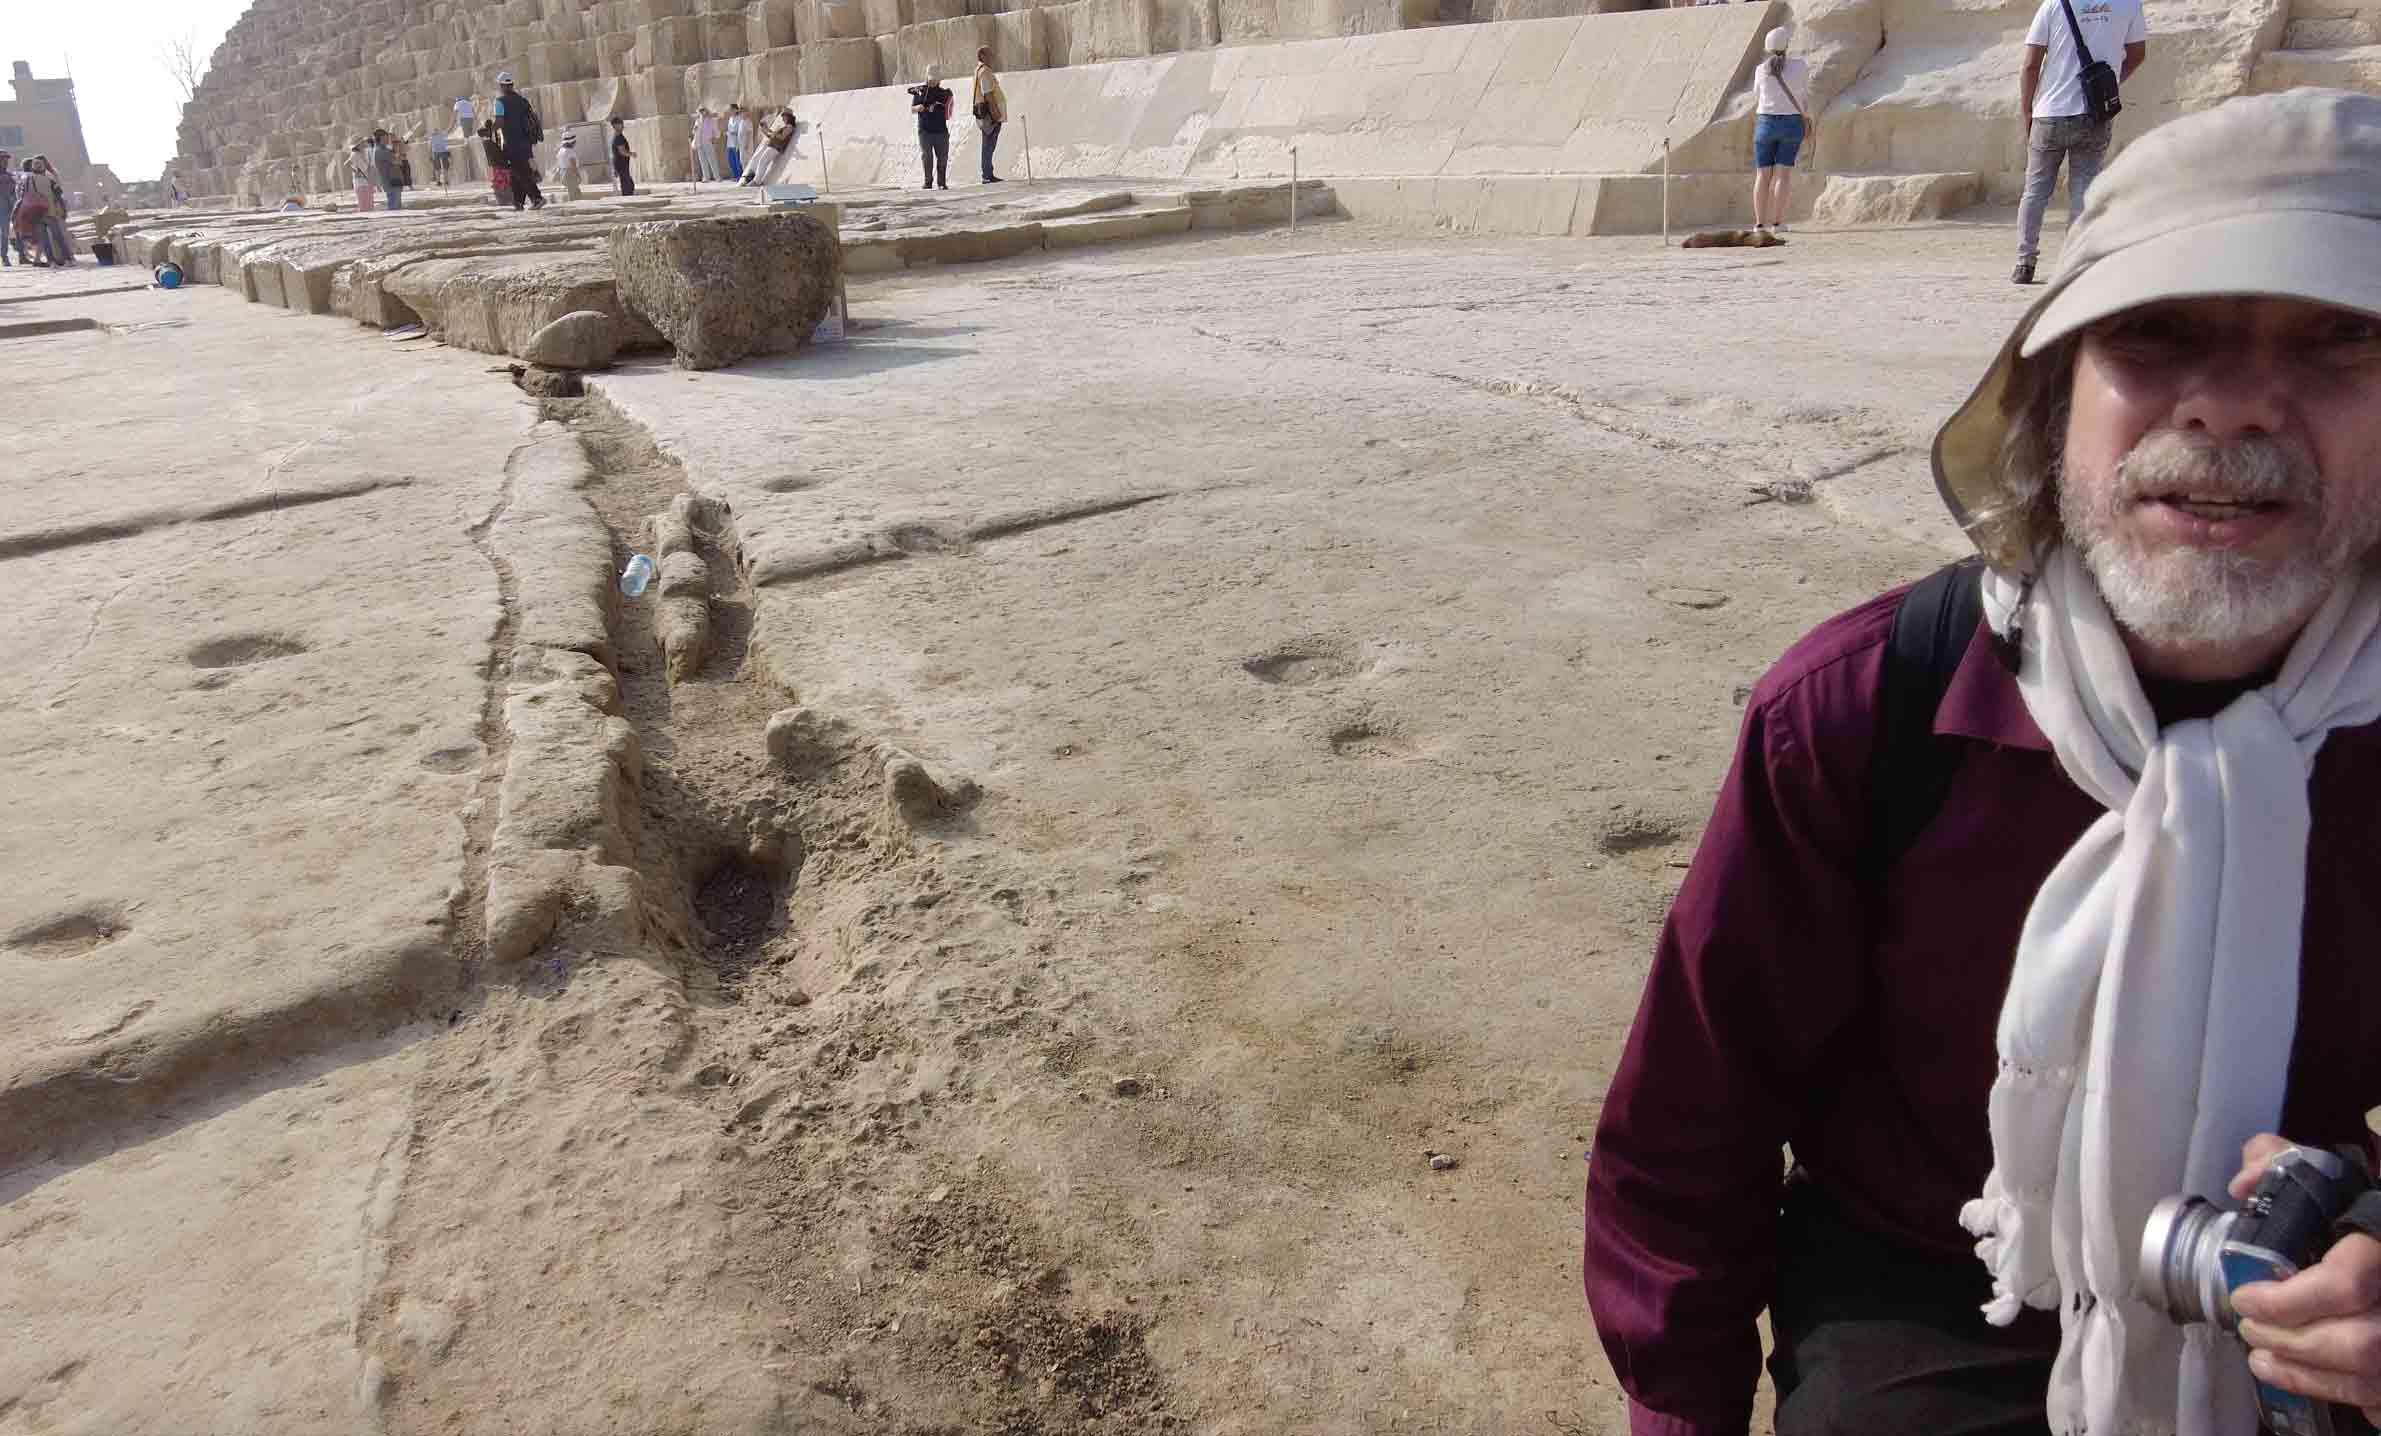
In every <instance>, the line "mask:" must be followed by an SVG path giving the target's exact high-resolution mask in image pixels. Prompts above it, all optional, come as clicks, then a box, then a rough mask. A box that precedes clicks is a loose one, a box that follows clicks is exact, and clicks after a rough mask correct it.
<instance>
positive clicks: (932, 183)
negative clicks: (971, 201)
mask: <svg viewBox="0 0 2381 1436" xmlns="http://www.w3.org/2000/svg"><path fill="white" fill-rule="evenodd" d="M955 98H956V97H955V96H954V95H952V93H951V90H950V87H949V86H947V85H945V84H944V83H943V82H942V67H941V66H940V65H930V66H928V67H927V69H926V83H925V84H923V85H912V86H911V87H910V91H909V108H910V113H912V114H914V115H916V116H917V117H918V158H919V160H920V162H922V163H923V164H924V165H925V169H926V183H925V184H924V185H923V186H921V188H924V189H936V188H941V189H949V188H950V187H951V102H952V100H953V99H955Z"/></svg>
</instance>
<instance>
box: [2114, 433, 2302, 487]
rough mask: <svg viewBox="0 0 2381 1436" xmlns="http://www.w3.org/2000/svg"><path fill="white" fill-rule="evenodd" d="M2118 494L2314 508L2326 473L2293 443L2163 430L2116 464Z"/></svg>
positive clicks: (2296, 443)
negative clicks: (2225, 439)
mask: <svg viewBox="0 0 2381 1436" xmlns="http://www.w3.org/2000/svg"><path fill="white" fill-rule="evenodd" d="M2117 495H2118V497H2120V498H2122V499H2127V500H2135V499H2162V498H2206V499H2230V500H2236V501H2241V502H2250V503H2291V504H2309V505H2312V504H2316V503H2319V502H2321V500H2322V497H2323V473H2322V471H2321V470H2320V469H2318V468H2317V467H2316V466H2315V456H2314V455H2313V454H2311V453H2309V452H2307V448H2306V446H2305V445H2304V444H2302V443H2300V442H2298V441H2297V440H2294V439H2281V438H2272V437H2264V436H2253V437H2249V438H2244V439H2232V440H2228V441H2222V442H2219V441H2217V440H2214V439H2209V438H2206V437H2203V436H2200V435H2195V434H2186V433H2184V432H2182V431H2181V430H2178V429H2160V430H2158V431H2157V432H2155V433H2153V434H2149V435H2147V436H2145V437H2144V438H2143V439H2142V441H2141V442H2140V443H2138V444H2136V445H2134V446H2133V452H2131V453H2129V454H2127V455H2125V459H2124V462H2123V463H2121V464H2119V465H2118V466H2117Z"/></svg>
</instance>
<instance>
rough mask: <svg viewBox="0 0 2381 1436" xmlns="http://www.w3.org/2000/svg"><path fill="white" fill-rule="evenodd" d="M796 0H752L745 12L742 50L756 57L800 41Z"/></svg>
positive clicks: (798, 9) (798, 13) (799, 7)
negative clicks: (765, 51) (750, 5)
mask: <svg viewBox="0 0 2381 1436" xmlns="http://www.w3.org/2000/svg"><path fill="white" fill-rule="evenodd" d="M800 13H801V5H800V4H799V3H798V0H753V4H752V8H751V9H749V10H747V11H745V12H744V50H745V53H746V54H751V55H757V54H759V53H761V52H762V51H764V50H776V49H782V48H783V47H785V46H787V45H797V44H800V43H801V41H802V36H801V26H800V24H799V23H798V19H797V17H798V16H799V15H800Z"/></svg>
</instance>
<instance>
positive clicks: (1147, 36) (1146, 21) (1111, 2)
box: [1073, 0, 1157, 65]
mask: <svg viewBox="0 0 2381 1436" xmlns="http://www.w3.org/2000/svg"><path fill="white" fill-rule="evenodd" d="M1084 4H1085V16H1084V18H1085V19H1086V20H1087V21H1088V22H1089V25H1088V29H1089V32H1090V33H1089V40H1088V43H1087V44H1086V45H1084V46H1083V47H1082V48H1083V49H1084V51H1085V53H1083V54H1081V55H1078V56H1076V57H1075V59H1074V61H1073V63H1075V64H1078V65H1081V64H1098V63H1099V62H1100V61H1102V60H1129V59H1132V58H1134V57H1136V56H1140V55H1147V54H1149V53H1151V48H1152V45H1153V43H1154V41H1155V38H1156V35H1157V4H1156V0H1084Z"/></svg>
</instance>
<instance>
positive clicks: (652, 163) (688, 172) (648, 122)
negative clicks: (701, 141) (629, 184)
mask: <svg viewBox="0 0 2381 1436" xmlns="http://www.w3.org/2000/svg"><path fill="white" fill-rule="evenodd" d="M693 133H694V126H693V124H692V123H691V122H690V121H689V120H688V118H687V116H686V115H685V114H684V113H677V114H661V115H652V116H648V117H647V118H644V119H639V120H630V121H629V122H628V145H629V148H630V149H632V150H634V151H636V156H637V158H636V176H637V179H638V180H639V181H641V182H643V181H650V182H654V183H659V182H661V181H664V180H685V179H692V178H694V151H693V150H692V149H690V148H689V147H688V145H687V141H688V139H689V137H691V136H692V135H693Z"/></svg>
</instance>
